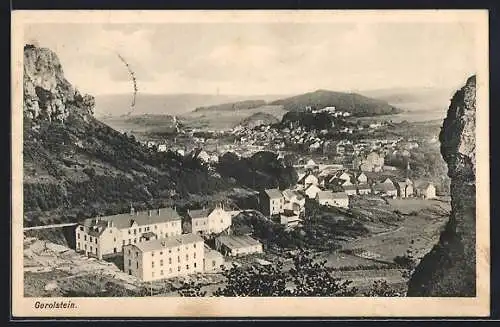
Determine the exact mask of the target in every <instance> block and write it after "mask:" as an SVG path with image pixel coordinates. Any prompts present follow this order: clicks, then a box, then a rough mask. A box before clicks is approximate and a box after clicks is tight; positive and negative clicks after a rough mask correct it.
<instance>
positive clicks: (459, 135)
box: [408, 76, 476, 297]
mask: <svg viewBox="0 0 500 327" xmlns="http://www.w3.org/2000/svg"><path fill="white" fill-rule="evenodd" d="M475 115H476V77H475V76H472V77H470V78H469V79H468V80H467V83H466V84H465V86H464V87H463V88H462V89H460V90H459V91H457V92H456V93H455V95H454V96H453V98H452V99H451V104H450V106H449V109H448V114H447V117H446V118H445V120H444V122H443V126H442V128H441V133H440V135H439V140H440V142H441V154H442V156H443V158H444V160H445V161H446V163H447V164H448V175H449V176H450V179H451V183H450V192H451V208H452V211H451V216H450V220H449V221H448V223H447V225H446V227H445V230H444V231H443V232H442V234H441V237H440V240H439V243H438V244H437V245H436V246H435V247H434V248H433V249H432V250H431V252H430V253H428V254H427V255H426V256H425V257H424V258H423V259H422V261H421V262H420V264H419V265H418V266H417V268H416V269H415V271H414V273H413V276H412V277H411V279H410V282H409V287H408V296H440V297H446V296H463V297H473V296H475V295H476V269H475V267H476V235H475V231H476V185H475V176H476V158H475V146H476V142H475V141H476V139H475V131H476V117H475Z"/></svg>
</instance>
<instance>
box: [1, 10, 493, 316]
mask: <svg viewBox="0 0 500 327" xmlns="http://www.w3.org/2000/svg"><path fill="white" fill-rule="evenodd" d="M488 60H489V58H488V12H487V11H486V10H460V11H458V10H392V11H391V10H371V11H356V10H323V11H307V10H304V11H303V10H295V11H294V10H281V11H280V10H275V11H272V10H268V11H264V10H260V11H259V10H256V11H229V10H228V11H102V10H95V11H14V12H13V14H12V72H13V74H12V86H13V87H12V99H13V107H12V140H11V142H12V154H13V155H12V209H13V211H12V231H11V232H12V249H11V251H12V262H11V267H12V272H11V273H12V278H11V281H12V294H11V295H12V310H13V311H12V315H13V316H14V317H81V318H85V317H124V318H126V317H163V318H173V317H176V318H192V317H196V318H209V317H230V318H231V317H233V318H234V317H264V318H265V317H357V316H364V317H409V316H411V317H431V316H439V317H455V316H457V317H459V316H474V317H484V316H488V315H489V310H490V309H489V305H490V299H489V293H490V291H489V285H490V257H489V252H490V245H489V241H490V240H489V235H490V234H489V219H490V217H489V208H490V204H489V149H488V144H489V141H488V135H489V134H488V126H489V118H488V112H489V107H488V94H489V84H488V78H489V77H488V76H489V73H488V70H489V68H488ZM476 202H477V205H476Z"/></svg>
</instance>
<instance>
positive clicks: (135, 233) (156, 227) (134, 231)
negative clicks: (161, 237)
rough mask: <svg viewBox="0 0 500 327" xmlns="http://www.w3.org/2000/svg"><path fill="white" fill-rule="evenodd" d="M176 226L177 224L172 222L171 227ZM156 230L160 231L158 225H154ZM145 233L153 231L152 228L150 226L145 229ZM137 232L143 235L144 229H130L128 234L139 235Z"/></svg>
mask: <svg viewBox="0 0 500 327" xmlns="http://www.w3.org/2000/svg"><path fill="white" fill-rule="evenodd" d="M175 224H176V223H175V222H172V225H171V226H172V227H175ZM154 229H155V230H157V229H158V225H154ZM144 231H145V232H149V231H151V228H150V227H149V226H146V227H144ZM137 232H139V233H142V227H139V228H138V229H135V228H134V229H129V230H128V234H129V235H130V234H132V233H134V235H137Z"/></svg>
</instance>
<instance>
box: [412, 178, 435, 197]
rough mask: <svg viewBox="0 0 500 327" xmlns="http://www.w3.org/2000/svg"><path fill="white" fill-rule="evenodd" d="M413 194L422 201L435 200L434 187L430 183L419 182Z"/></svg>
mask: <svg viewBox="0 0 500 327" xmlns="http://www.w3.org/2000/svg"><path fill="white" fill-rule="evenodd" d="M415 193H416V195H417V196H418V197H421V198H423V199H435V198H436V187H435V186H434V184H432V183H430V182H426V181H420V182H418V183H416V185H415Z"/></svg>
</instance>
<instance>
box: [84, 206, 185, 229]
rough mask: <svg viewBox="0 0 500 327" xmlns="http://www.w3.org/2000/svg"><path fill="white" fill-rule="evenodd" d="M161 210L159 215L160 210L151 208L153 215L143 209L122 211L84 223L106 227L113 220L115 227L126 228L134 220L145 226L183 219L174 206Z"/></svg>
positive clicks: (90, 225) (87, 220)
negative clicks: (133, 212) (134, 211)
mask: <svg viewBox="0 0 500 327" xmlns="http://www.w3.org/2000/svg"><path fill="white" fill-rule="evenodd" d="M159 211H160V214H159V215H158V210H150V212H151V215H149V212H148V211H141V212H136V214H131V213H122V214H118V215H113V216H106V217H97V218H88V219H85V220H84V221H83V225H84V226H86V227H106V226H107V225H108V222H112V224H113V226H114V227H116V228H118V229H125V228H129V227H131V226H132V223H133V222H135V223H137V225H139V226H143V225H151V224H159V223H164V222H168V221H176V220H181V217H180V216H179V214H178V213H177V211H175V210H174V209H172V208H161V209H159ZM96 220H97V222H96Z"/></svg>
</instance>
